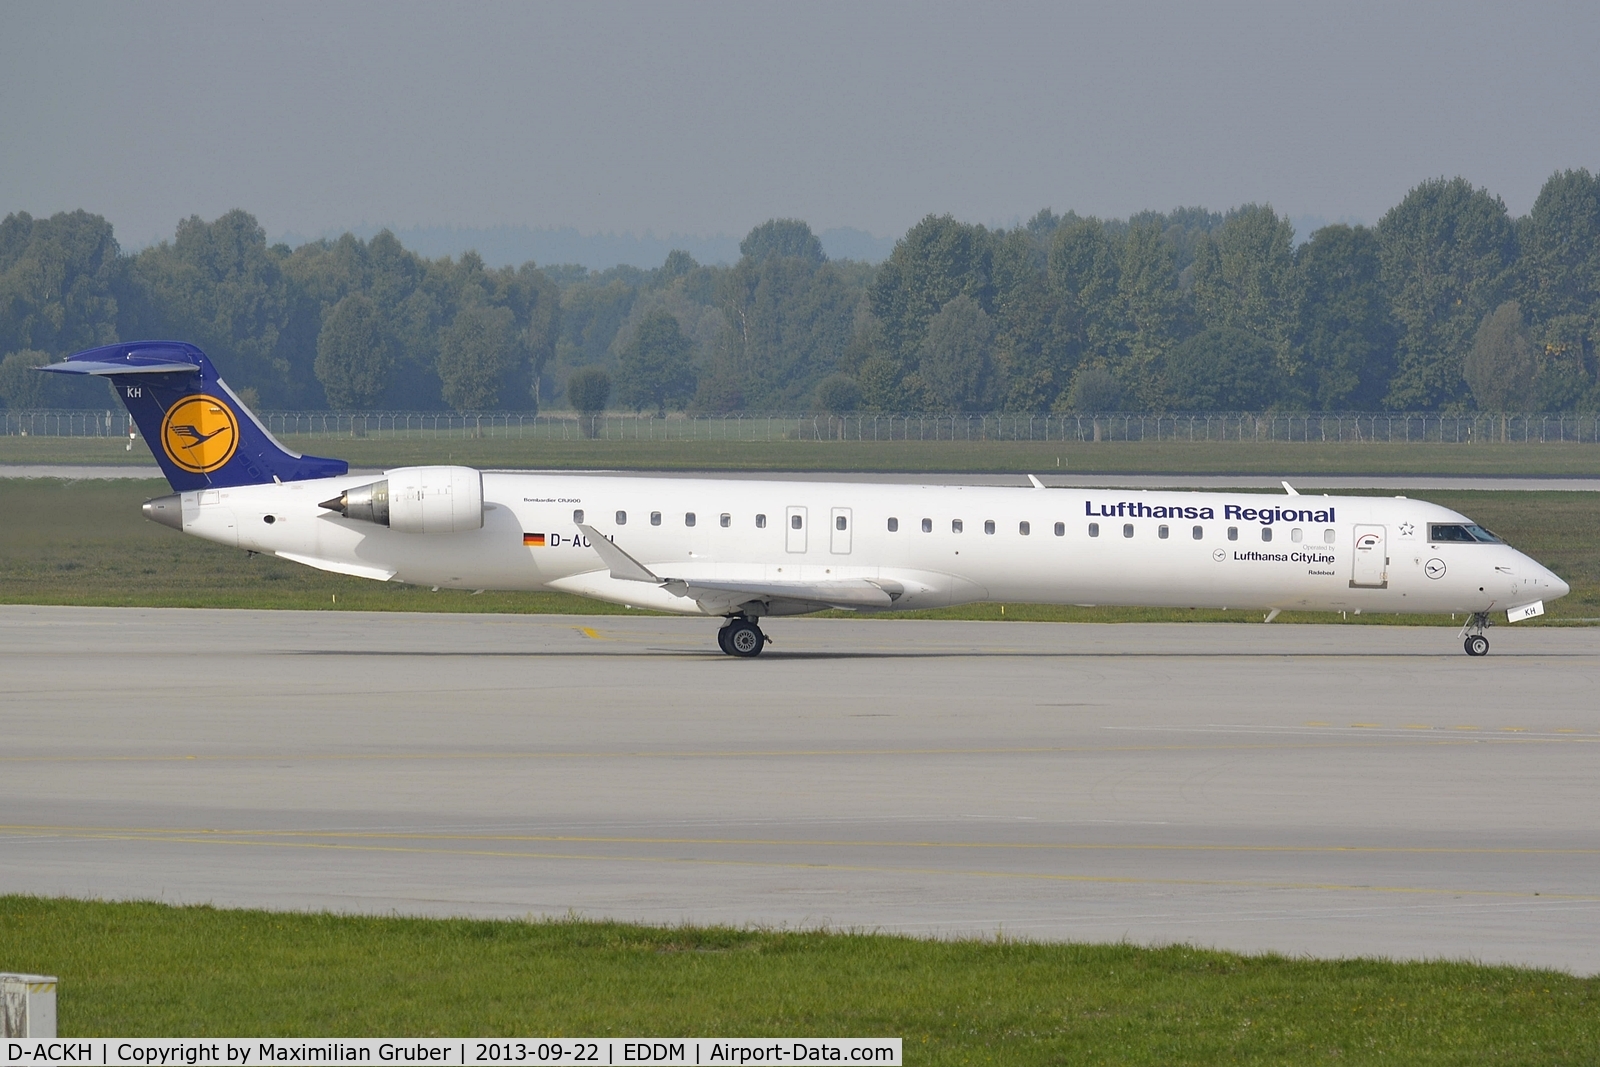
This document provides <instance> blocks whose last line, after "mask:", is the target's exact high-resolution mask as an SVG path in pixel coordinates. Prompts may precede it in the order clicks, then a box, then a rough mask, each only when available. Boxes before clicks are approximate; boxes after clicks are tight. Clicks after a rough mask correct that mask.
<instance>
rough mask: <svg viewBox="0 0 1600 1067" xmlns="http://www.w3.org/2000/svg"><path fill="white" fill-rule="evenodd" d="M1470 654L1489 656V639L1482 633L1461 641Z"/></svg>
mask: <svg viewBox="0 0 1600 1067" xmlns="http://www.w3.org/2000/svg"><path fill="white" fill-rule="evenodd" d="M1461 647H1463V648H1465V649H1466V650H1467V655H1469V656H1487V655H1488V654H1489V639H1488V638H1487V637H1485V636H1483V635H1482V634H1473V635H1472V636H1471V637H1469V638H1467V639H1466V640H1465V641H1463V642H1462V643H1461Z"/></svg>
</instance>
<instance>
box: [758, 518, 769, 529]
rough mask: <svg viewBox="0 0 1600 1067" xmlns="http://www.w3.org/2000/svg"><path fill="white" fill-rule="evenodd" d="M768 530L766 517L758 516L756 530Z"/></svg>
mask: <svg viewBox="0 0 1600 1067" xmlns="http://www.w3.org/2000/svg"><path fill="white" fill-rule="evenodd" d="M766 528H767V517H766V516H765V515H757V516H756V529H758V530H765V529H766Z"/></svg>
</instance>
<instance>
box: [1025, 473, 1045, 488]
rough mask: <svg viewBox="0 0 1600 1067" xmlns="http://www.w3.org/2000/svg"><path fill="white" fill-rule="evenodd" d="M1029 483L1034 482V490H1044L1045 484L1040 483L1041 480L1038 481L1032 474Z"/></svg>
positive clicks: (1029, 476)
mask: <svg viewBox="0 0 1600 1067" xmlns="http://www.w3.org/2000/svg"><path fill="white" fill-rule="evenodd" d="M1028 481H1030V482H1032V483H1033V487H1034V488H1035V489H1043V488H1044V483H1043V482H1041V481H1040V480H1039V479H1037V478H1035V477H1034V476H1033V475H1031V474H1030V475H1028Z"/></svg>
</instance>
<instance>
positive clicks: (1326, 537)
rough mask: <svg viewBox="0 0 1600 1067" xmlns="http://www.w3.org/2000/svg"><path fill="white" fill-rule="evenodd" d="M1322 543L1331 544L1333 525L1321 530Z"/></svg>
mask: <svg viewBox="0 0 1600 1067" xmlns="http://www.w3.org/2000/svg"><path fill="white" fill-rule="evenodd" d="M1322 543H1323V544H1325V545H1331V544H1333V527H1332V526H1330V527H1328V528H1327V529H1326V530H1323V531H1322Z"/></svg>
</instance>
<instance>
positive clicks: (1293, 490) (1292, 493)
mask: <svg viewBox="0 0 1600 1067" xmlns="http://www.w3.org/2000/svg"><path fill="white" fill-rule="evenodd" d="M1283 491H1284V492H1285V493H1288V494H1289V495H1290V496H1299V495H1300V490H1298V489H1296V488H1295V487H1294V486H1292V485H1290V484H1289V483H1288V482H1284V483H1283Z"/></svg>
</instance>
